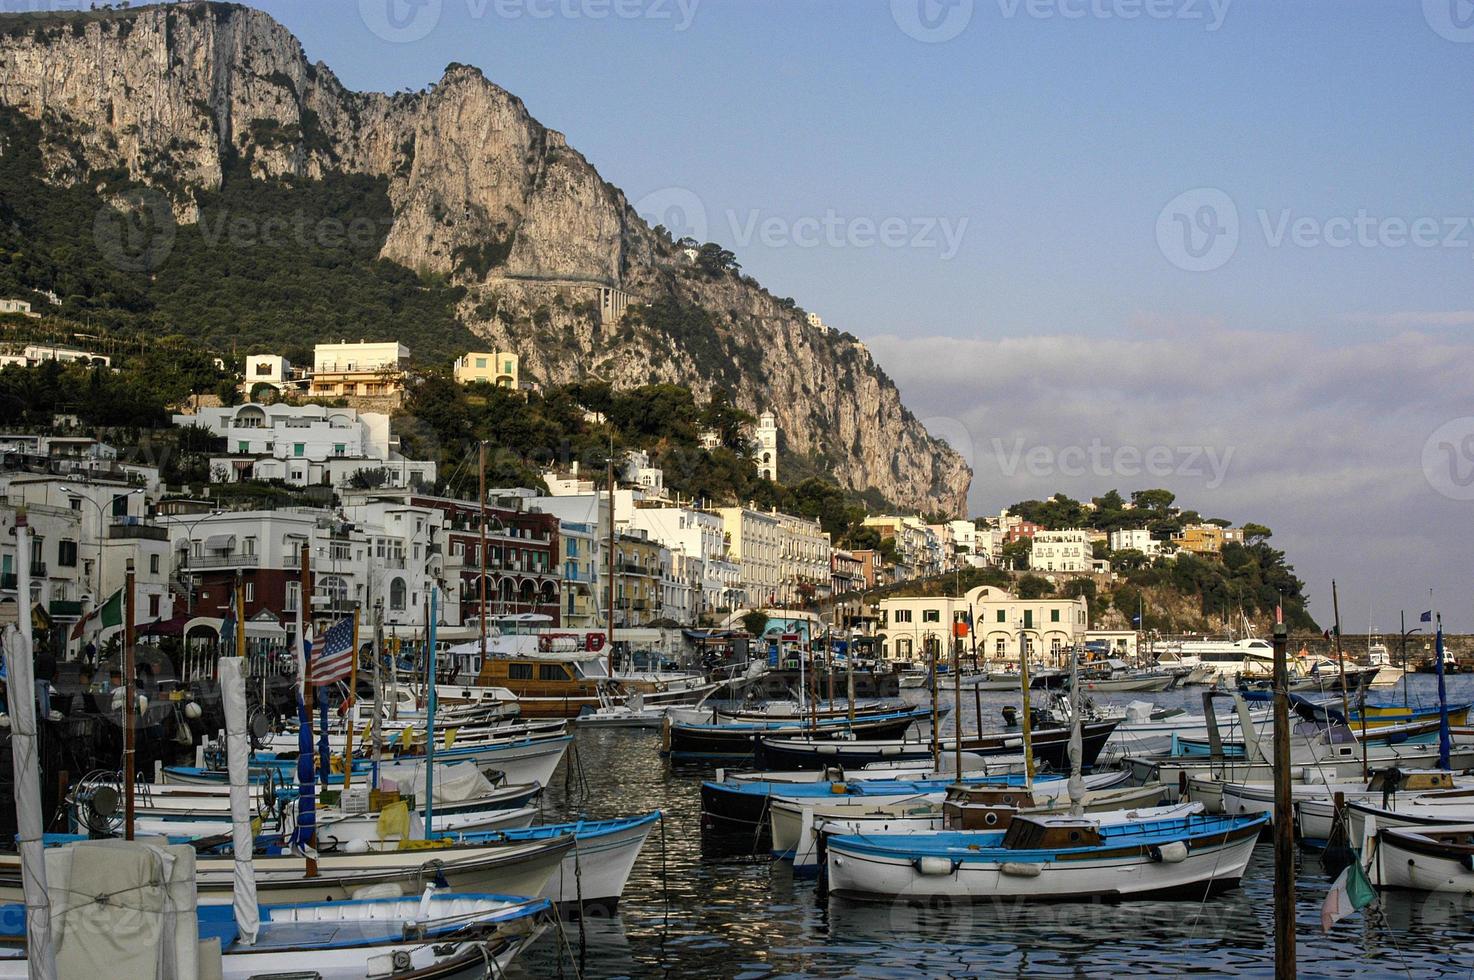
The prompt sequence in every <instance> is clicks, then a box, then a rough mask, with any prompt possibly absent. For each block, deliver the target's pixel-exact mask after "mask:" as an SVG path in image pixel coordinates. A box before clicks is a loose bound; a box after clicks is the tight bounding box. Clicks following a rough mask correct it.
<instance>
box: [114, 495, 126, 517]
mask: <svg viewBox="0 0 1474 980" xmlns="http://www.w3.org/2000/svg"><path fill="white" fill-rule="evenodd" d="M113 516H114V517H127V516H128V495H127V494H126V493H120V494H118V495H117V496H116V497H114V498H113Z"/></svg>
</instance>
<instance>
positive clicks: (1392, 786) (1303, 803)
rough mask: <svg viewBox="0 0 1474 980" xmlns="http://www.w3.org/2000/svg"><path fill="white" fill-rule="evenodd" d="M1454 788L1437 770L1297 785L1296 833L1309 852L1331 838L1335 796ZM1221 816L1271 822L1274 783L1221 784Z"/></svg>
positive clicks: (1389, 795) (1294, 788)
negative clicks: (1248, 815) (1251, 816)
mask: <svg viewBox="0 0 1474 980" xmlns="http://www.w3.org/2000/svg"><path fill="white" fill-rule="evenodd" d="M1455 785H1456V783H1455V781H1454V778H1453V776H1452V774H1451V773H1446V772H1442V771H1440V770H1437V769H1419V770H1406V771H1405V770H1399V769H1379V770H1377V771H1376V772H1374V773H1373V774H1372V777H1371V778H1370V779H1367V780H1362V781H1356V780H1350V781H1344V782H1338V781H1334V780H1333V781H1331V782H1322V781H1320V780H1315V781H1313V782H1303V781H1302V782H1296V783H1292V784H1291V786H1290V801H1291V806H1292V808H1293V809H1294V813H1295V829H1296V833H1297V835H1298V837H1299V839H1300V843H1301V844H1302V845H1303V846H1305V847H1307V848H1311V849H1317V848H1321V847H1324V846H1325V842H1326V841H1327V840H1329V839H1330V836H1331V833H1330V832H1331V824H1332V823H1333V822H1334V818H1335V805H1334V802H1333V801H1334V799H1335V796H1336V795H1337V794H1340V795H1341V796H1342V798H1344V799H1347V800H1353V799H1368V800H1370V799H1373V798H1375V799H1379V800H1380V799H1383V798H1384V797H1385V798H1388V799H1393V798H1396V796H1397V795H1398V794H1399V793H1414V794H1416V793H1422V792H1426V791H1428V790H1433V789H1448V788H1452V787H1454V786H1455ZM1222 800H1223V812H1224V813H1227V814H1230V815H1233V816H1237V815H1240V814H1245V813H1262V814H1265V815H1266V816H1268V817H1269V818H1270V822H1271V823H1273V821H1274V783H1273V782H1272V781H1267V780H1254V781H1251V782H1245V783H1224V784H1223V787H1222Z"/></svg>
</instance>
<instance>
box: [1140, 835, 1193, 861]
mask: <svg viewBox="0 0 1474 980" xmlns="http://www.w3.org/2000/svg"><path fill="white" fill-rule="evenodd" d="M1147 855H1148V856H1150V857H1151V859H1152V860H1153V861H1160V862H1161V863H1162V864H1181V863H1182V862H1183V861H1186V860H1187V845H1186V844H1184V843H1183V842H1182V841H1180V840H1174V841H1169V842H1168V843H1166V844H1161V845H1157V844H1153V845H1152V846H1151V847H1149V848H1147Z"/></svg>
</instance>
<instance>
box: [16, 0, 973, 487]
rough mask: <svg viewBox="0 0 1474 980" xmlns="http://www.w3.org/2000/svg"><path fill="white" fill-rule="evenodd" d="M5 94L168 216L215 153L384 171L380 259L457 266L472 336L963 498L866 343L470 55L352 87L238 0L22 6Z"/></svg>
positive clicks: (952, 462) (53, 174)
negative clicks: (541, 112) (776, 289)
mask: <svg viewBox="0 0 1474 980" xmlns="http://www.w3.org/2000/svg"><path fill="white" fill-rule="evenodd" d="M0 104H3V105H7V106H10V107H13V108H15V109H17V110H18V111H20V112H22V113H23V114H25V115H26V116H28V117H30V118H32V119H35V120H38V121H39V122H40V123H41V126H42V134H43V136H42V140H43V144H42V149H43V159H44V161H45V167H46V175H47V179H48V180H51V181H54V182H58V183H69V182H82V181H90V182H95V183H96V184H98V185H99V186H101V187H103V189H104V190H106V189H107V186H105V185H110V186H112V187H123V186H128V185H136V184H138V183H142V184H146V185H149V186H152V187H154V188H156V189H158V190H159V191H161V192H163V193H164V194H166V195H167V196H168V199H169V201H170V202H171V203H172V205H173V209H174V212H175V215H176V217H177V219H178V220H180V221H184V222H189V221H192V220H194V218H195V216H196V213H197V212H196V194H197V193H198V192H200V191H201V190H213V189H217V188H219V186H220V185H221V182H222V181H223V180H226V179H228V177H227V175H228V173H229V172H231V169H232V166H234V167H236V168H239V167H240V166H242V165H244V166H245V167H247V168H248V169H249V172H250V174H251V175H252V176H253V177H256V178H260V179H266V180H280V179H290V180H313V179H318V178H321V177H323V176H324V175H326V174H329V173H332V172H340V173H348V174H364V175H370V176H374V177H379V178H383V179H385V180H387V183H388V194H389V199H390V201H391V203H392V207H393V217H392V223H391V226H390V228H389V229H388V231H387V235H386V237H385V238H384V242H383V246H382V255H383V257H385V258H388V259H391V260H394V261H396V262H399V263H401V264H403V265H405V266H407V267H409V268H411V269H414V270H418V271H421V272H424V273H438V274H441V275H443V276H447V277H450V278H451V279H452V280H453V281H454V282H456V283H458V284H460V285H464V286H465V287H466V289H467V292H466V297H465V299H464V300H463V301H462V302H461V304H460V307H459V310H458V313H459V315H460V317H461V319H462V320H463V321H464V322H465V324H466V325H467V326H468V327H470V329H471V330H473V331H474V332H475V333H477V334H478V335H480V336H482V337H483V338H485V340H486V343H487V346H488V347H494V348H496V349H510V350H515V351H518V352H519V353H520V354H521V355H522V357H523V372H524V375H525V376H526V377H529V378H533V379H540V380H545V381H549V382H558V381H567V380H571V379H573V378H576V377H580V376H585V375H594V376H598V377H602V378H605V379H607V380H609V381H612V382H614V383H616V384H619V385H636V384H644V383H648V382H652V381H670V382H676V383H680V384H684V385H688V386H690V387H691V388H693V389H694V390H696V391H697V392H698V393H699V394H701V395H703V396H704V395H706V394H708V393H709V392H710V391H711V390H712V389H713V388H714V387H718V386H720V387H724V388H726V389H728V390H729V391H730V392H731V393H732V395H733V397H734V398H735V400H736V401H737V402H738V403H739V404H740V405H741V406H743V407H744V408H746V409H748V410H749V411H753V412H756V411H759V410H762V409H768V410H771V411H773V412H774V413H776V414H777V416H778V419H779V423H780V426H781V428H782V432H783V443H782V445H781V447H780V448H781V450H782V455H783V458H784V459H785V460H786V461H787V462H788V463H789V464H790V466H789V468H788V470H787V472H789V473H794V472H809V471H814V472H824V471H827V472H829V473H831V474H832V475H833V477H834V478H835V479H836V480H837V481H838V482H840V483H841V484H842V485H845V486H848V487H850V488H852V489H854V490H856V491H860V492H869V493H871V494H872V495H878V496H880V497H883V498H885V499H887V500H889V501H891V502H893V503H895V504H897V505H899V506H901V507H904V508H907V509H914V510H926V511H933V510H942V511H948V512H951V513H954V514H959V515H960V514H962V513H963V512H964V508H965V498H966V493H967V488H968V483H969V480H970V478H971V474H970V472H969V471H968V469H967V467H966V466H965V465H964V463H963V462H962V460H961V459H960V458H959V457H958V456H957V455H956V454H955V453H953V452H952V451H951V450H950V449H949V448H948V447H947V446H946V445H945V444H943V443H941V442H939V441H937V440H935V439H933V438H932V437H931V436H929V435H928V434H927V432H926V431H925V429H924V428H923V427H922V425H921V424H920V423H919V421H918V420H917V419H916V418H915V417H913V416H912V415H911V413H910V412H909V411H907V409H906V408H905V406H903V405H902V404H901V400H900V396H899V394H898V392H897V390H896V388H895V386H894V385H893V384H892V383H891V382H890V380H889V379H888V378H887V377H886V376H885V374H884V372H883V371H881V370H880V368H879V367H878V366H877V365H876V364H875V363H874V361H873V360H872V359H871V357H870V355H869V353H868V351H866V350H865V348H864V346H863V345H861V344H860V343H858V341H856V340H855V339H854V338H852V337H849V336H847V335H844V334H838V333H835V332H833V331H830V330H827V329H825V328H822V327H812V326H810V325H808V323H807V322H805V319H804V317H803V314H802V311H801V310H797V309H796V308H794V307H793V305H792V304H791V303H788V302H781V301H779V300H777V299H776V298H775V297H773V296H771V295H770V294H769V293H768V292H767V291H766V290H764V289H762V288H761V286H759V285H758V284H757V283H756V282H754V281H753V280H751V279H748V278H745V277H742V276H740V275H738V274H737V273H736V272H733V271H722V270H716V271H709V270H706V269H703V268H702V267H701V266H700V265H698V264H696V263H695V262H693V260H692V257H691V255H690V254H689V253H688V251H687V250H686V249H683V248H680V247H678V246H677V245H676V244H675V243H672V242H671V241H670V239H669V237H668V236H667V235H665V234H664V232H663V230H662V229H652V228H650V227H649V226H648V225H647V224H646V223H645V222H644V221H643V220H642V219H641V218H640V217H639V216H638V215H637V214H635V213H634V211H633V210H632V208H631V207H630V204H629V202H628V201H626V199H625V196H624V194H623V193H622V192H621V191H620V190H619V189H618V188H615V187H613V186H611V185H610V184H608V183H607V182H606V181H604V180H603V179H602V178H601V177H600V176H599V174H598V172H597V171H596V170H595V169H594V168H593V167H592V166H591V165H590V164H589V163H588V161H586V160H585V159H584V158H583V156H581V155H580V154H579V153H578V152H577V151H575V150H573V149H572V148H571V147H569V146H568V144H567V142H566V140H565V139H564V137H563V136H562V135H561V134H559V133H557V132H554V131H552V130H549V129H547V128H545V127H544V126H542V125H541V124H539V123H538V122H537V120H535V119H533V118H532V117H531V116H530V115H529V114H528V112H527V110H526V108H525V107H524V106H523V104H522V102H521V101H520V100H519V99H517V98H516V97H515V96H513V95H511V94H509V93H507V92H505V91H503V90H502V89H501V88H499V87H497V86H496V85H494V84H492V83H491V82H489V81H487V80H486V79H485V78H484V77H483V76H482V74H481V73H480V72H479V71H478V70H476V69H474V68H470V67H466V66H463V65H451V66H450V67H449V68H447V70H446V72H445V75H444V77H443V78H442V79H441V80H440V81H439V82H438V83H436V84H434V85H432V86H431V87H430V88H429V89H428V90H426V91H422V92H416V93H401V94H395V95H386V94H380V93H360V92H351V91H349V90H347V89H345V88H344V87H343V86H342V85H341V84H340V83H339V82H338V80H337V79H336V78H335V77H334V75H333V74H332V72H331V71H330V70H329V69H328V68H327V67H326V66H325V65H322V64H313V63H310V62H309V61H308V60H307V58H306V55H305V53H304V52H303V49H302V46H301V44H300V43H298V41H297V40H296V39H295V38H294V37H293V36H292V35H291V34H290V33H289V32H288V31H287V30H286V29H284V28H283V27H282V26H281V25H279V24H277V23H276V22H275V21H273V20H272V19H271V18H269V17H268V16H266V15H265V14H262V13H260V12H258V11H254V10H251V9H249V8H243V7H240V6H236V5H230V4H213V3H185V4H176V5H173V6H169V7H145V8H139V9H133V10H119V11H93V12H88V13H52V14H27V15H14V16H5V17H0ZM625 303H629V304H631V305H630V307H629V312H628V313H625V312H624V304H625ZM621 314H623V315H621ZM371 331H372V327H371V325H366V328H365V332H366V333H371ZM400 339H403V340H404V341H405V342H406V343H408V344H410V346H411V347H413V345H414V338H413V337H402V338H400Z"/></svg>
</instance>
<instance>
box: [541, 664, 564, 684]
mask: <svg viewBox="0 0 1474 980" xmlns="http://www.w3.org/2000/svg"><path fill="white" fill-rule="evenodd" d="M537 679H538V680H540V681H562V680H567V679H568V675H567V674H566V673H564V671H563V665H562V664H538V667H537Z"/></svg>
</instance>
